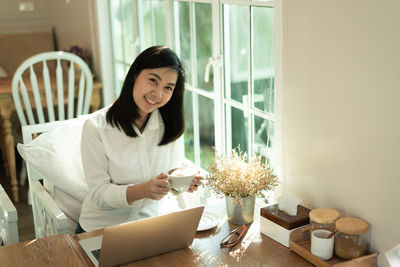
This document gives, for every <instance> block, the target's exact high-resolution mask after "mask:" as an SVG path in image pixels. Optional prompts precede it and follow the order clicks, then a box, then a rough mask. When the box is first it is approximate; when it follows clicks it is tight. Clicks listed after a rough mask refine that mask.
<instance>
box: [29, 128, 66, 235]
mask: <svg viewBox="0 0 400 267" xmlns="http://www.w3.org/2000/svg"><path fill="white" fill-rule="evenodd" d="M62 123H63V121H55V122H50V123H44V124H37V125H26V126H23V127H22V138H23V141H24V143H28V142H30V141H32V140H33V139H34V137H36V136H37V135H39V134H41V133H44V132H47V131H49V130H51V129H53V128H55V127H57V126H59V125H61V124H62ZM26 166H27V172H28V181H29V188H30V197H31V204H32V212H33V221H34V227H35V236H36V238H40V237H46V236H52V235H56V234H61V233H66V232H68V230H67V228H68V224H69V222H68V218H67V216H66V215H65V214H64V213H63V212H62V210H61V209H60V208H59V206H58V205H57V203H56V202H55V201H54V200H53V198H52V197H51V195H50V194H49V193H48V191H47V190H46V189H45V187H44V183H45V182H46V181H44V178H43V177H42V176H41V175H40V174H39V173H38V172H37V171H35V169H33V168H32V167H30V166H29V164H28V163H27V165H26ZM42 183H43V184H42ZM48 186H50V187H51V185H48Z"/></svg>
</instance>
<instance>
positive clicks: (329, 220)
mask: <svg viewBox="0 0 400 267" xmlns="http://www.w3.org/2000/svg"><path fill="white" fill-rule="evenodd" d="M309 216H310V226H311V229H310V232H313V231H314V230H319V229H323V230H328V231H331V232H335V223H336V220H337V219H339V217H340V213H339V212H338V211H337V210H335V209H328V208H319V209H313V210H312V211H310V215H309Z"/></svg>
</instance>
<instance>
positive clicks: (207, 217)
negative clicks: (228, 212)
mask: <svg viewBox="0 0 400 267" xmlns="http://www.w3.org/2000/svg"><path fill="white" fill-rule="evenodd" d="M219 221H220V218H219V216H218V215H217V214H215V213H213V212H210V211H205V212H203V215H202V216H201V219H200V222H199V226H198V227H197V231H204V230H208V229H211V228H213V227H215V226H217V224H218V223H219Z"/></svg>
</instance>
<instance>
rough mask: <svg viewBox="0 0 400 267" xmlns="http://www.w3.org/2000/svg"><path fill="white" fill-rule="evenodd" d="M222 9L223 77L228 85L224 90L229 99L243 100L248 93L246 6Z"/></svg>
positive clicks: (247, 22)
mask: <svg viewBox="0 0 400 267" xmlns="http://www.w3.org/2000/svg"><path fill="white" fill-rule="evenodd" d="M224 11H225V12H224V16H225V18H224V22H225V24H224V29H225V32H224V34H225V36H226V37H225V38H224V48H225V79H227V81H228V83H227V86H228V87H230V88H226V90H229V91H228V92H227V93H228V94H229V95H230V98H231V99H234V100H237V101H239V102H243V96H247V94H248V80H249V70H248V58H249V51H248V36H249V20H248V15H249V12H248V7H247V6H238V5H225V6H224ZM229 95H227V97H228V98H229Z"/></svg>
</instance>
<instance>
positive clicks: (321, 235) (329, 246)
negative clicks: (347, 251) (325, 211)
mask: <svg viewBox="0 0 400 267" xmlns="http://www.w3.org/2000/svg"><path fill="white" fill-rule="evenodd" d="M330 233H332V232H331V231H328V230H315V231H313V232H312V233H311V253H312V254H314V255H315V256H317V257H318V258H320V259H322V260H329V259H330V258H332V256H333V244H334V242H333V241H334V235H332V236H331V237H330V238H326V237H327V236H328V235H329V234H330Z"/></svg>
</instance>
